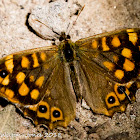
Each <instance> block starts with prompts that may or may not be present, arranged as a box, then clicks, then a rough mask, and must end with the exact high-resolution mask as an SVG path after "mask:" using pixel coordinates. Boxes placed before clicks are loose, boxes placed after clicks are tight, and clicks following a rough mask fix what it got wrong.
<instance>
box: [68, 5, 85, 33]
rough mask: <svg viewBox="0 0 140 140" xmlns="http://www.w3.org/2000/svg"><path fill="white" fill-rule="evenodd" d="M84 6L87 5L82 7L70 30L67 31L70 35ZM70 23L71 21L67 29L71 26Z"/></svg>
mask: <svg viewBox="0 0 140 140" xmlns="http://www.w3.org/2000/svg"><path fill="white" fill-rule="evenodd" d="M84 7H85V5H84V6H83V7H82V9H81V10H80V12H79V13H78V15H77V18H76V19H75V21H74V22H73V24H72V26H71V28H70V29H69V31H68V33H67V34H68V35H69V33H70V31H71V29H72V28H73V26H74V25H75V24H76V21H77V20H78V17H79V15H80V14H81V12H82V11H83V9H84ZM69 25H70V23H69V24H68V27H67V29H68V28H69Z"/></svg>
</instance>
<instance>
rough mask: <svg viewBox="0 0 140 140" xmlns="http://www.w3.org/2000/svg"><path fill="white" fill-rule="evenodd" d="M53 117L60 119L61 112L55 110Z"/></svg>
mask: <svg viewBox="0 0 140 140" xmlns="http://www.w3.org/2000/svg"><path fill="white" fill-rule="evenodd" d="M53 116H54V117H55V118H58V117H60V112H59V111H58V110H54V111H53Z"/></svg>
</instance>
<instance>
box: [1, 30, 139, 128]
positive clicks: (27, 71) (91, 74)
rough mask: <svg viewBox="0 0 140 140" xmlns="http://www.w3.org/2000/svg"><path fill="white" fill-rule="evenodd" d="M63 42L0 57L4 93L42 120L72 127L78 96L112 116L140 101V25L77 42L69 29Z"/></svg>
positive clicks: (6, 96) (36, 118)
mask: <svg viewBox="0 0 140 140" xmlns="http://www.w3.org/2000/svg"><path fill="white" fill-rule="evenodd" d="M59 40H60V44H59V45H58V46H57V45H52V46H50V47H43V48H37V49H33V50H27V51H22V52H18V53H15V54H11V55H8V56H6V57H4V58H2V59H1V60H0V96H1V97H3V98H6V99H7V100H9V101H10V102H12V103H13V104H16V107H17V108H19V109H20V110H21V111H22V112H23V113H24V115H25V117H29V118H31V119H32V120H33V121H34V123H35V124H36V125H38V124H44V125H46V126H48V127H49V128H50V129H53V128H55V127H57V126H63V127H66V126H67V125H68V124H69V122H70V121H71V120H73V119H74V118H75V112H76V98H77V99H79V98H81V97H82V98H84V100H85V101H86V102H87V104H88V105H89V106H90V108H91V109H92V110H93V112H95V113H99V114H104V115H107V116H112V115H113V114H114V112H117V111H121V112H124V111H125V109H126V106H127V104H128V103H129V102H131V101H135V93H136V91H137V89H138V88H139V84H140V83H139V73H140V69H139V68H140V29H124V30H118V31H114V32H109V33H108V32H107V33H103V34H99V35H95V36H91V37H88V38H84V39H80V40H78V41H76V42H75V43H74V42H72V41H71V40H70V37H69V36H68V35H66V34H65V33H64V32H62V33H61V36H60V38H59Z"/></svg>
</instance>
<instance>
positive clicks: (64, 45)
mask: <svg viewBox="0 0 140 140" xmlns="http://www.w3.org/2000/svg"><path fill="white" fill-rule="evenodd" d="M59 40H60V41H61V43H60V45H59V49H60V50H59V51H60V54H61V57H62V59H63V61H66V62H72V61H73V60H74V58H75V51H74V48H75V43H73V42H72V41H71V40H70V37H69V35H66V34H65V33H63V32H62V33H61V37H60V38H59Z"/></svg>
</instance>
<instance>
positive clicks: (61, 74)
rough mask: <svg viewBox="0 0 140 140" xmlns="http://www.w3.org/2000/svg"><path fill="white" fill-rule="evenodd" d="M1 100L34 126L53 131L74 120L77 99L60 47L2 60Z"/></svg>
mask: <svg viewBox="0 0 140 140" xmlns="http://www.w3.org/2000/svg"><path fill="white" fill-rule="evenodd" d="M0 68H1V70H0V96H2V97H4V98H6V99H8V100H9V101H11V102H12V103H14V104H16V106H17V107H18V108H19V109H20V110H21V111H23V113H24V115H25V116H26V117H29V118H31V119H32V120H33V121H34V122H35V124H45V125H47V126H48V127H49V128H50V129H53V128H54V127H56V126H57V125H60V126H67V124H68V123H69V122H70V121H71V120H72V119H74V118H75V108H76V107H75V103H76V99H75V95H74V92H73V89H72V85H71V82H70V77H69V70H68V68H67V66H66V65H65V64H63V62H62V61H61V60H60V56H59V53H58V47H57V46H53V47H51V48H50V49H48V47H47V48H46V47H45V48H40V49H33V50H28V51H23V52H19V53H16V54H12V55H9V56H6V57H5V58H3V59H1V60H0Z"/></svg>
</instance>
